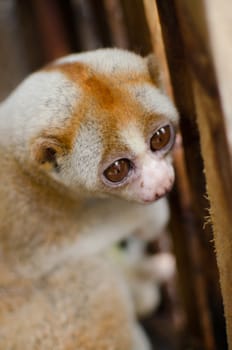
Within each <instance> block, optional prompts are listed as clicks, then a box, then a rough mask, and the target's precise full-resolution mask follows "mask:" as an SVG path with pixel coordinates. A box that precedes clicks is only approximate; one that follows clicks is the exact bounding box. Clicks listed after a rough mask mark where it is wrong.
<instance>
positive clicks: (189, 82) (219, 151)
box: [157, 0, 232, 349]
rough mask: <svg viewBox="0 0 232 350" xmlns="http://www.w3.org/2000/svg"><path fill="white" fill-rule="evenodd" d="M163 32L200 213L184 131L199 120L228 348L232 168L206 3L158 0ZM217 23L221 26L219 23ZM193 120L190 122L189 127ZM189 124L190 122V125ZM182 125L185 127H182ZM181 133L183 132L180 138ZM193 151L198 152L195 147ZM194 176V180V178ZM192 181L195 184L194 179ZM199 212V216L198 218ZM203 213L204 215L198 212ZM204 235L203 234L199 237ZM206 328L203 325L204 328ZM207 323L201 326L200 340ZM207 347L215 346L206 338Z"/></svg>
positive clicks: (231, 323) (231, 329)
mask: <svg viewBox="0 0 232 350" xmlns="http://www.w3.org/2000/svg"><path fill="white" fill-rule="evenodd" d="M157 6H158V9H159V14H160V18H161V25H162V30H163V34H164V42H165V48H166V53H167V58H168V64H169V68H170V73H171V80H172V84H173V91H174V96H175V101H176V103H177V106H178V108H179V111H180V114H181V118H182V120H181V124H182V125H181V129H182V133H183V139H184V145H185V152H186V165H187V167H188V168H189V169H190V168H191V167H192V166H193V169H192V170H193V172H192V173H191V171H190V172H189V180H190V184H191V187H192V190H193V191H195V193H194V192H193V199H194V203H195V208H196V205H197V204H199V210H200V211H203V207H202V199H201V198H197V196H196V195H195V194H200V195H201V196H202V197H203V195H204V191H202V190H199V189H198V188H197V181H198V179H199V178H203V174H202V171H201V169H200V168H199V166H198V165H197V163H196V161H195V160H194V154H192V157H191V151H193V150H194V147H193V144H192V145H191V147H190V152H189V149H188V145H189V140H187V139H186V137H185V136H186V135H185V134H186V130H188V126H190V135H191V131H192V130H194V128H195V126H194V120H195V119H196V120H197V124H198V128H199V133H200V141H201V152H202V156H203V160H204V168H205V175H206V184H207V192H208V197H209V200H210V207H211V208H210V214H211V220H212V223H213V231H214V241H215V247H216V255H217V262H218V267H219V272H220V281H221V289H222V294H223V301H224V308H225V316H226V323H227V335H228V343H229V349H232V274H231V268H230V265H231V262H230V261H231V259H232V225H231V213H232V186H231V178H232V173H231V168H230V157H229V151H228V145H227V140H226V135H225V125H224V118H223V113H222V108H221V104H220V98H219V93H218V88H217V80H216V77H215V72H214V64H213V61H214V59H213V56H212V52H211V47H210V44H209V43H210V39H212V40H213V38H210V37H209V35H208V28H207V22H206V15H205V9H204V2H202V1H201V0H195V1H194V2H193V1H181V0H175V1H170V0H166V1H162V0H157ZM218 25H220V24H218ZM192 122H193V123H192ZM189 123H190V124H189ZM184 124H185V125H184ZM191 129H192V130H191ZM184 133H185V134H184ZM195 152H196V149H195ZM193 174H194V176H193ZM194 177H196V178H195V180H194ZM199 210H198V213H199V214H200V212H199ZM202 215H203V216H204V215H206V213H203V212H202ZM203 234H204V233H203ZM205 326H206V325H205ZM209 326H210V324H209V323H208V326H207V327H203V331H204V334H203V335H204V337H206V336H207V329H208V330H209V329H210V328H209ZM205 346H206V349H211V348H212V346H213V343H212V342H211V341H210V337H207V338H205Z"/></svg>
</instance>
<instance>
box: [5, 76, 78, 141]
mask: <svg viewBox="0 0 232 350" xmlns="http://www.w3.org/2000/svg"><path fill="white" fill-rule="evenodd" d="M80 98H81V90H80V89H78V87H77V86H76V85H75V84H74V83H72V82H71V81H70V80H69V79H68V78H66V77H65V75H64V74H62V73H60V72H58V71H57V72H54V71H53V72H38V73H34V74H32V75H31V76H29V78H27V79H26V80H24V81H23V82H22V84H21V85H20V86H19V87H18V88H17V89H16V90H15V91H14V92H13V93H12V94H11V95H10V96H9V97H8V98H7V99H6V100H5V102H4V103H2V104H1V109H0V111H1V112H0V132H1V134H0V138H1V143H4V144H5V145H7V144H9V143H10V144H11V145H12V144H14V146H15V144H16V145H17V146H19V147H20V146H21V147H24V146H25V144H26V143H27V142H28V140H31V138H32V137H33V136H35V135H37V134H38V133H39V132H40V131H42V130H43V129H45V130H47V129H48V128H51V127H54V126H57V125H60V127H62V126H63V125H65V122H66V120H67V118H70V116H71V115H72V113H73V109H74V107H76V105H77V103H78V101H79V100H80ZM8 129H11V131H10V132H9V131H8ZM8 135H12V139H11V140H9V139H8V137H7V136H8Z"/></svg>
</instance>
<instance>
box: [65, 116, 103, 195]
mask: <svg viewBox="0 0 232 350" xmlns="http://www.w3.org/2000/svg"><path fill="white" fill-rule="evenodd" d="M102 154H103V144H102V137H101V132H100V129H99V124H98V123H97V122H96V121H94V120H90V121H88V122H87V123H85V125H83V124H82V125H81V126H80V129H79V130H78V135H77V138H76V141H75V144H74V147H73V149H72V152H71V154H70V155H69V157H68V158H67V159H66V162H65V167H64V168H63V169H62V170H61V172H60V174H59V177H62V180H63V182H64V183H65V184H67V185H72V186H73V185H74V186H75V185H84V186H85V187H86V188H87V189H89V190H91V189H93V188H95V186H96V184H97V181H98V166H99V163H100V161H101V159H102Z"/></svg>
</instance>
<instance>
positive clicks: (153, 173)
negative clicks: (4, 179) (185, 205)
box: [5, 49, 178, 202]
mask: <svg viewBox="0 0 232 350" xmlns="http://www.w3.org/2000/svg"><path fill="white" fill-rule="evenodd" d="M12 101H13V105H14V107H13V108H11V113H10V112H9V114H10V115H11V116H13V117H12V118H13V119H14V120H13V123H14V127H16V128H17V136H15V137H16V138H17V142H18V144H21V147H20V148H19V149H21V152H23V153H25V154H26V156H27V157H28V159H30V161H31V162H32V163H33V164H36V166H37V167H38V169H41V170H42V171H44V172H46V173H47V174H48V175H49V176H51V177H52V178H54V179H55V180H56V181H58V182H59V183H61V184H63V185H65V186H67V187H69V188H70V189H71V190H72V191H74V192H77V193H78V192H80V191H81V192H82V193H85V192H86V193H90V194H93V193H94V194H95V195H99V196H102V195H103V196H105V195H106V196H108V195H114V196H119V197H122V198H126V199H128V200H135V201H138V202H152V201H154V200H156V199H158V198H160V197H161V196H163V195H165V194H166V193H167V192H168V191H169V190H170V189H171V187H172V184H173V181H174V171H173V167H172V159H171V151H172V147H173V145H174V141H175V130H176V126H177V119H178V118H177V112H176V110H175V108H174V106H173V104H172V103H171V101H170V100H169V99H168V98H167V97H166V96H165V94H164V93H163V92H162V91H161V89H160V81H159V76H158V74H157V68H156V65H155V64H154V61H152V59H151V58H141V57H140V56H138V55H135V54H133V53H130V52H127V51H122V50H118V49H102V50H97V51H93V52H88V53H84V54H79V55H76V54H75V55H71V56H68V57H65V58H63V59H60V60H58V61H56V62H54V63H52V64H51V65H49V66H47V67H46V68H45V69H44V70H41V71H40V72H38V73H35V74H33V75H32V76H30V77H29V78H28V79H27V80H25V81H24V82H23V83H22V84H21V86H19V88H18V89H17V90H16V92H15V93H13V94H12V95H11V96H10V97H9V99H8V100H7V101H6V102H5V105H6V106H5V109H6V110H7V106H8V109H10V105H12ZM25 150H26V152H25Z"/></svg>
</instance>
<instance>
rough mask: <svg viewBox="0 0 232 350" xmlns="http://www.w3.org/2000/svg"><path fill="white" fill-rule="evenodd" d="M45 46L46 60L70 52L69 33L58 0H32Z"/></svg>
mask: <svg viewBox="0 0 232 350" xmlns="http://www.w3.org/2000/svg"><path fill="white" fill-rule="evenodd" d="M32 4H33V6H34V9H35V15H36V19H37V25H38V33H39V36H40V40H41V46H42V48H43V56H44V61H45V62H49V61H51V60H54V59H56V58H58V57H61V56H64V55H66V54H68V53H70V46H69V40H68V34H67V31H66V28H65V25H64V21H63V17H62V13H61V9H60V7H59V3H58V2H57V1H56V0H34V1H33V2H32Z"/></svg>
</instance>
